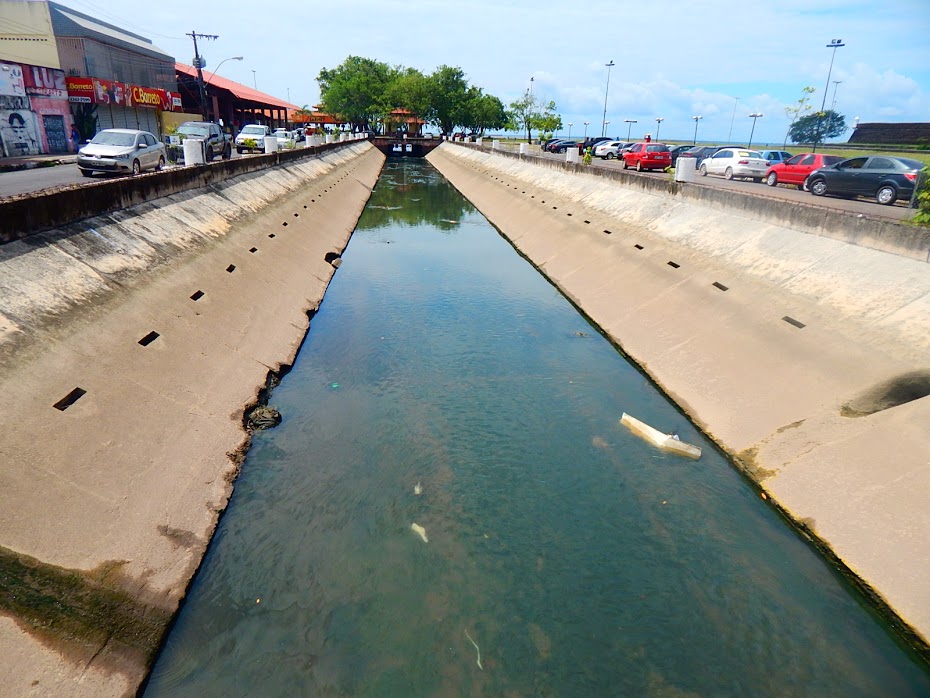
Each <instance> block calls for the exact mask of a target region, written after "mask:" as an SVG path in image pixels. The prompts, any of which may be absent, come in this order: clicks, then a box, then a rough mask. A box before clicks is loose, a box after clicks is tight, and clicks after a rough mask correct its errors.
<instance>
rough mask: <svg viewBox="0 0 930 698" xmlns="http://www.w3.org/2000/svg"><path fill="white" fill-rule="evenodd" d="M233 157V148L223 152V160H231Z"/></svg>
mask: <svg viewBox="0 0 930 698" xmlns="http://www.w3.org/2000/svg"><path fill="white" fill-rule="evenodd" d="M231 157H232V148H227V149H226V150H224V151H223V159H224V160H229V159H230V158H231Z"/></svg>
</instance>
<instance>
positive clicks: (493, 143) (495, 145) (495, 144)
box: [491, 141, 501, 150]
mask: <svg viewBox="0 0 930 698" xmlns="http://www.w3.org/2000/svg"><path fill="white" fill-rule="evenodd" d="M500 149H501V142H500V141H491V150H500Z"/></svg>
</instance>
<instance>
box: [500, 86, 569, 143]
mask: <svg viewBox="0 0 930 698" xmlns="http://www.w3.org/2000/svg"><path fill="white" fill-rule="evenodd" d="M560 128H562V117H561V116H559V115H558V114H556V113H555V102H548V103H545V104H544V103H542V102H540V101H539V100H538V99H536V98H535V97H534V96H533V95H531V94H530V92H529V90H527V91H526V92H525V93H524V94H523V97H521V98H520V99H518V100H516V101H513V102H511V103H510V111H508V112H507V129H508V130H510V131H525V132H526V142H527V143H531V142H532V141H533V129H538V130H540V131H547V132H550V133H552V132H554V131H558V130H559V129H560Z"/></svg>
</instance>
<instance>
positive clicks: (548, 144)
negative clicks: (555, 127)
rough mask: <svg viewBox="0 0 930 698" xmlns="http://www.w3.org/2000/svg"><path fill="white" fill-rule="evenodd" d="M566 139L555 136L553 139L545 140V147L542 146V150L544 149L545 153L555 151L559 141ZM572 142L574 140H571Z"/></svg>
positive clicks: (565, 140) (563, 141)
mask: <svg viewBox="0 0 930 698" xmlns="http://www.w3.org/2000/svg"><path fill="white" fill-rule="evenodd" d="M568 140H569V139H568V138H555V139H553V140H550V141H547V142H546V147H545V148H544V150H545V151H546V152H547V153H555V152H556V151H557V150H558V148H559V144H560V143H567V142H568ZM572 142H574V141H572Z"/></svg>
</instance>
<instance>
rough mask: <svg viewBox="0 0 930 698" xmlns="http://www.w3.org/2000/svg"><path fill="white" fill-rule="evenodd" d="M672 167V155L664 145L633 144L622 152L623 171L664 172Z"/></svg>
mask: <svg viewBox="0 0 930 698" xmlns="http://www.w3.org/2000/svg"><path fill="white" fill-rule="evenodd" d="M671 166H672V153H671V151H670V150H669V149H668V146H667V145H665V144H664V143H634V144H633V145H632V146H631V147H630V149H629V150H624V151H623V169H624V170H625V169H626V168H628V167H635V168H636V171H637V172H642V171H643V170H664V169H665V168H666V167H671Z"/></svg>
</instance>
